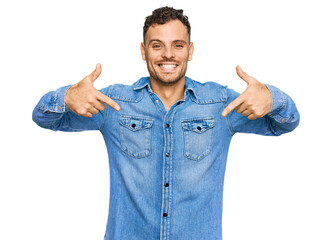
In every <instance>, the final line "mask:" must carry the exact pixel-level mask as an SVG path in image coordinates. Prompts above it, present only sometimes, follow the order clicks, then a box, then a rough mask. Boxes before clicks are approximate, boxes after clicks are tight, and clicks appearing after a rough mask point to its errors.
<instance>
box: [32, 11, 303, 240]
mask: <svg viewBox="0 0 332 240" xmlns="http://www.w3.org/2000/svg"><path fill="white" fill-rule="evenodd" d="M143 29H144V42H143V43H142V44H141V53H142V58H143V60H145V61H146V63H147V67H148V70H149V73H150V77H143V78H141V79H140V80H139V81H137V82H136V83H134V84H133V85H131V86H124V85H113V86H109V87H107V88H104V89H102V90H101V91H98V90H96V89H95V88H94V87H93V83H94V81H95V80H96V79H97V78H98V76H99V75H100V73H101V66H100V64H97V67H96V69H95V71H94V72H92V73H91V74H90V75H88V76H87V77H85V78H84V79H83V80H82V81H80V82H79V83H77V84H75V85H73V86H67V87H62V88H60V89H58V90H56V91H54V92H50V93H48V94H46V95H44V96H43V97H42V99H41V100H40V102H39V103H38V105H37V106H36V108H35V110H34V112H33V119H34V121H35V122H36V123H37V124H38V125H40V126H41V127H44V128H49V129H52V130H62V131H83V130H99V131H100V132H101V133H102V134H103V137H104V139H105V142H106V146H107V150H108V155H109V164H110V178H111V180H110V203H109V218H108V224H107V229H106V234H105V240H119V239H121V240H122V239H130V240H135V239H137V240H146V239H149V240H150V239H165V240H166V239H168V240H195V239H200V240H202V239H206V240H217V239H222V199H223V198H222V193H223V181H224V173H225V165H226V158H227V153H228V149H229V144H230V141H231V138H232V136H233V135H234V134H235V133H237V132H246V133H256V134H262V135H281V134H283V133H286V132H290V131H292V130H293V129H295V128H296V126H297V125H298V123H299V114H298V111H297V109H296V106H295V104H294V102H293V101H292V99H291V98H290V97H289V96H288V95H286V94H285V93H283V92H282V91H280V90H279V89H277V88H275V87H273V86H270V85H264V84H262V83H260V82H258V81H257V80H256V79H255V78H253V77H251V76H249V75H247V74H246V73H244V72H243V71H242V70H241V68H240V67H239V66H237V68H236V71H237V74H238V75H239V77H240V78H242V79H243V80H244V81H245V82H246V83H247V84H248V87H247V89H246V90H245V91H244V92H243V93H242V94H241V95H239V94H238V93H236V92H234V91H233V90H230V89H228V88H226V87H223V86H221V85H219V84H217V83H213V82H208V83H205V84H202V83H199V82H196V81H194V80H192V79H190V78H188V77H186V76H185V73H186V69H187V62H188V61H190V60H191V59H192V56H193V52H194V45H193V43H192V42H190V24H189V21H188V18H187V17H186V16H184V15H183V14H182V10H175V9H173V8H168V7H163V8H159V9H156V10H155V11H154V12H153V14H152V15H151V16H148V17H147V18H146V21H145V25H144V28H143ZM234 109H235V111H233V110H234Z"/></svg>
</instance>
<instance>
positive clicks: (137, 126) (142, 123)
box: [120, 116, 153, 131]
mask: <svg viewBox="0 0 332 240" xmlns="http://www.w3.org/2000/svg"><path fill="white" fill-rule="evenodd" d="M152 123H153V120H152V119H146V118H141V117H132V116H121V118H120V124H121V125H122V126H124V127H126V128H128V129H129V130H131V131H138V130H142V129H145V128H150V127H152Z"/></svg>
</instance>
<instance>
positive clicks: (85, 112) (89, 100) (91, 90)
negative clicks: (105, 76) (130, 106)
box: [65, 63, 120, 117]
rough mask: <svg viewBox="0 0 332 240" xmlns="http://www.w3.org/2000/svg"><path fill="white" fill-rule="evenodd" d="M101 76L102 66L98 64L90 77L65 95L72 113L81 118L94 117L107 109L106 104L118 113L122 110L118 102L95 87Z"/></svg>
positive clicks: (72, 87)
mask: <svg viewBox="0 0 332 240" xmlns="http://www.w3.org/2000/svg"><path fill="white" fill-rule="evenodd" d="M100 74H101V65H100V64H99V63H98V64H97V66H96V69H95V70H94V71H93V72H92V73H91V74H90V75H88V76H86V77H85V78H83V80H81V81H80V82H78V83H76V84H75V85H73V86H71V87H70V88H69V89H68V91H67V93H66V95H65V104H66V105H67V107H68V108H69V109H70V110H71V111H73V112H74V113H76V114H78V115H80V116H84V117H92V115H93V114H97V113H98V112H99V111H103V110H104V109H105V105H104V103H106V104H107V105H109V106H110V107H111V108H113V109H115V110H116V111H119V110H120V106H119V105H118V104H117V103H116V102H114V101H113V100H112V99H111V98H109V97H107V96H106V95H104V94H102V93H101V92H99V91H98V90H97V89H96V88H95V87H94V86H93V83H94V82H95V80H96V79H97V78H98V77H99V75H100Z"/></svg>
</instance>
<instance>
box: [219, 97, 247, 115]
mask: <svg viewBox="0 0 332 240" xmlns="http://www.w3.org/2000/svg"><path fill="white" fill-rule="evenodd" d="M243 101H244V99H243V96H242V95H240V96H238V97H237V98H236V99H234V100H233V101H232V102H231V103H230V104H228V106H227V107H226V108H225V109H224V111H222V113H221V115H222V116H223V117H226V116H227V115H228V114H229V113H230V112H231V111H233V110H234V109H235V108H236V107H237V106H239V105H240V104H242V103H243Z"/></svg>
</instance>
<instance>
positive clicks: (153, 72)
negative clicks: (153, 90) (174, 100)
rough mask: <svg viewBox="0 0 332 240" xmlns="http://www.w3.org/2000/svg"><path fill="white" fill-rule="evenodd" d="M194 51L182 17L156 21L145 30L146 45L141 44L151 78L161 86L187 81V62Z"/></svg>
mask: <svg viewBox="0 0 332 240" xmlns="http://www.w3.org/2000/svg"><path fill="white" fill-rule="evenodd" d="M193 51H194V46H193V44H192V43H190V42H189V35H188V31H187V28H186V26H185V25H184V24H183V23H182V22H181V21H179V20H171V21H169V22H167V23H165V24H153V25H152V26H150V28H149V29H148V31H147V33H146V37H145V44H144V43H142V44H141V54H142V58H143V60H145V61H146V64H147V67H148V71H149V73H150V81H154V82H155V83H156V84H161V85H175V84H176V83H178V82H182V83H183V84H184V82H185V74H186V71H187V63H188V61H190V60H191V59H192V55H193Z"/></svg>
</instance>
